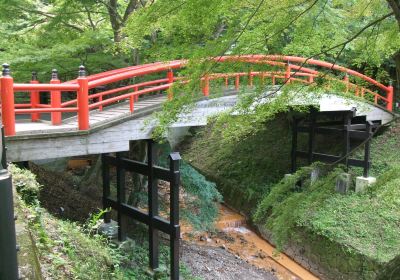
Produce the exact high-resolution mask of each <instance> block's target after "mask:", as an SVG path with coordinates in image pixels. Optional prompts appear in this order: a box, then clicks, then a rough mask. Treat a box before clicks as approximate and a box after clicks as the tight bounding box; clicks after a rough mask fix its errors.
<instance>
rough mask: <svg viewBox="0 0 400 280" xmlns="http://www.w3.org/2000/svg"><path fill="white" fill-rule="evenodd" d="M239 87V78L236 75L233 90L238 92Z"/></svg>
mask: <svg viewBox="0 0 400 280" xmlns="http://www.w3.org/2000/svg"><path fill="white" fill-rule="evenodd" d="M239 87H240V76H239V75H236V77H235V89H236V90H239Z"/></svg>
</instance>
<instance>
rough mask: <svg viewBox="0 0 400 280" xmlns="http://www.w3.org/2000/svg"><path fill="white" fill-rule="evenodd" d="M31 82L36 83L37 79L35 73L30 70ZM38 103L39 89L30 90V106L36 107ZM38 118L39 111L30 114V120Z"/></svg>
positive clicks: (35, 120)
mask: <svg viewBox="0 0 400 280" xmlns="http://www.w3.org/2000/svg"><path fill="white" fill-rule="evenodd" d="M30 83H31V84H38V83H39V81H38V80H37V73H36V72H32V79H31V82H30ZM39 103H40V97H39V91H37V90H31V108H32V109H35V108H37V105H38V104H39ZM39 118H40V113H32V114H31V121H33V122H37V121H38V120H39Z"/></svg>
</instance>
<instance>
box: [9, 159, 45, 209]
mask: <svg viewBox="0 0 400 280" xmlns="http://www.w3.org/2000/svg"><path fill="white" fill-rule="evenodd" d="M9 170H10V172H11V174H12V181H13V184H14V186H15V188H16V190H17V192H18V193H19V194H20V195H21V198H22V199H23V200H24V201H25V203H26V204H29V205H33V204H36V203H37V201H38V195H39V192H40V188H41V187H42V186H41V185H40V184H39V183H38V182H37V181H36V176H35V174H33V173H32V172H30V171H29V170H26V169H21V168H18V167H17V166H15V165H14V164H10V165H9Z"/></svg>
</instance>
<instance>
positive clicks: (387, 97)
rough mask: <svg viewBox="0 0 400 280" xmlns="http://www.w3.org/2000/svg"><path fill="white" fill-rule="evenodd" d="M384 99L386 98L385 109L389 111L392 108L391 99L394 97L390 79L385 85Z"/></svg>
mask: <svg viewBox="0 0 400 280" xmlns="http://www.w3.org/2000/svg"><path fill="white" fill-rule="evenodd" d="M386 99H387V104H386V109H387V110H388V111H390V112H391V111H392V110H393V99H394V91H393V85H392V81H390V84H389V86H388V87H387V95H386Z"/></svg>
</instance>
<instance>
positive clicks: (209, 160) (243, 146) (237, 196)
mask: <svg viewBox="0 0 400 280" xmlns="http://www.w3.org/2000/svg"><path fill="white" fill-rule="evenodd" d="M247 118H248V117H247V116H234V117H232V119H231V120H229V122H227V123H226V124H225V125H224V126H223V130H217V129H216V128H215V123H213V124H210V125H209V126H207V127H206V129H205V130H204V131H200V132H198V133H196V134H195V135H194V137H193V141H192V142H191V143H190V147H189V148H188V149H187V150H185V151H183V157H184V159H185V160H186V161H187V162H189V163H190V164H192V165H193V166H195V167H196V168H197V169H199V170H201V172H203V173H204V174H205V175H206V176H207V178H209V179H210V180H212V181H215V182H217V184H218V188H219V190H220V191H221V193H222V194H223V195H224V200H225V201H226V202H227V203H228V204H230V205H232V206H233V207H235V208H236V209H240V210H241V211H245V212H247V213H250V212H252V211H253V210H254V205H256V204H257V202H258V201H259V199H260V198H261V197H262V196H263V195H264V194H267V193H268V192H269V187H270V186H271V185H272V184H274V183H276V182H277V181H279V180H280V178H282V176H283V174H285V173H287V172H288V171H289V169H290V144H291V141H290V139H291V138H290V135H291V132H290V130H289V122H288V120H287V118H286V116H285V115H283V114H281V115H278V116H277V118H276V119H274V120H273V121H269V122H266V123H265V124H264V127H263V129H261V130H258V131H256V132H255V133H254V134H250V135H246V137H243V138H241V139H239V140H237V141H234V140H233V141H225V140H224V138H223V133H225V131H226V130H229V129H232V127H237V126H240V125H241V124H242V123H247V120H246V119H247ZM276 139H279V141H278V142H277V140H276Z"/></svg>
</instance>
